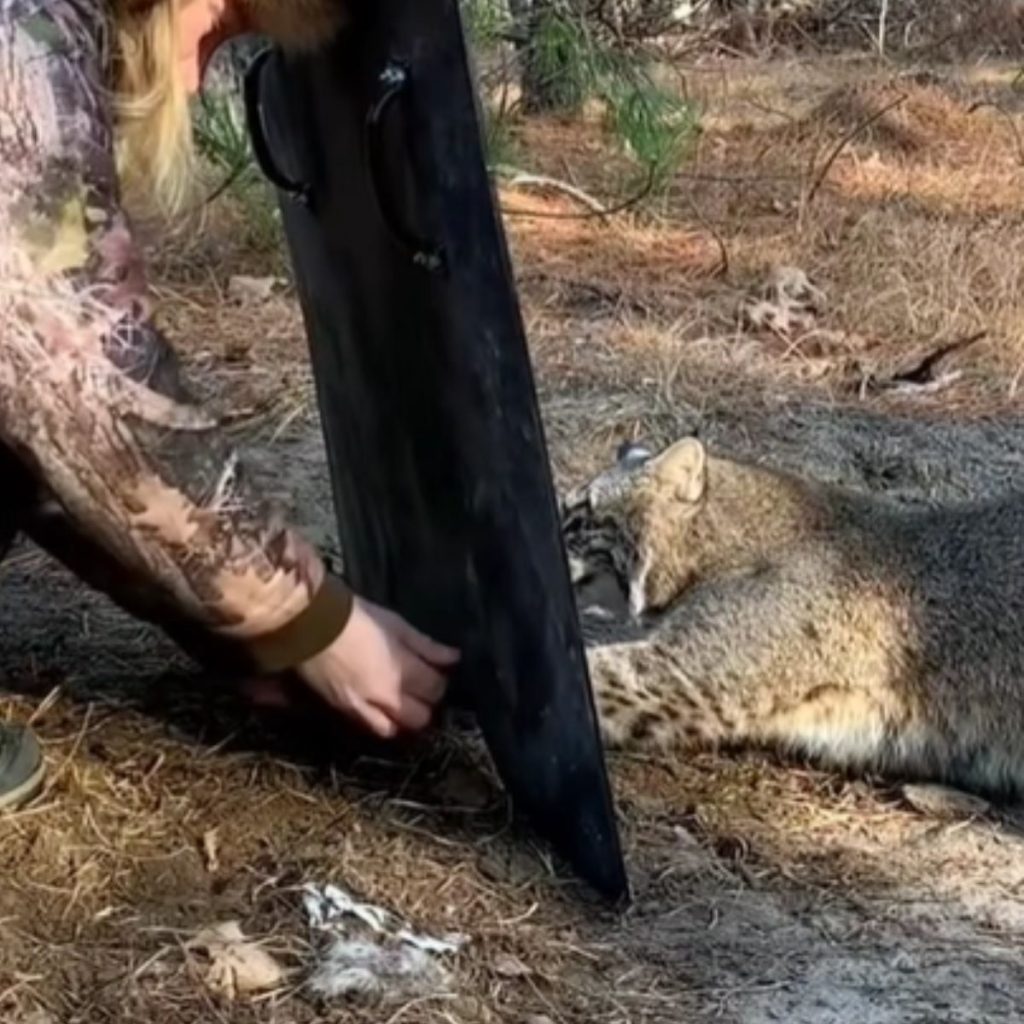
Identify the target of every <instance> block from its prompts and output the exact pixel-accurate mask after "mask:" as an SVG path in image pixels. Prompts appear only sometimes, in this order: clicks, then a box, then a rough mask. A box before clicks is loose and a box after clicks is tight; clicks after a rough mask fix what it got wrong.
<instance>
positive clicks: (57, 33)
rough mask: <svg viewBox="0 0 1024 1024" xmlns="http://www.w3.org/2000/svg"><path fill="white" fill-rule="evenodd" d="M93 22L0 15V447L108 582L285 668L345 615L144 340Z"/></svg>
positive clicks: (159, 348)
mask: <svg viewBox="0 0 1024 1024" xmlns="http://www.w3.org/2000/svg"><path fill="white" fill-rule="evenodd" d="M91 6H92V4H90V3H81V2H75V3H71V2H69V0H46V2H45V3H42V2H32V0H0V443H2V444H3V445H5V446H6V447H7V448H8V449H9V450H10V451H12V452H13V453H14V454H15V455H16V457H17V458H18V460H19V461H20V462H21V463H22V465H24V466H26V467H27V468H28V469H29V471H30V472H31V473H32V475H33V476H34V477H35V478H36V480H37V481H38V482H40V483H41V484H42V486H43V487H44V488H45V489H46V490H47V491H49V492H50V493H52V495H53V496H54V497H55V498H56V500H57V502H58V503H59V504H60V506H61V508H62V511H63V513H64V514H65V515H66V516H67V518H68V519H69V520H70V522H71V523H72V524H73V525H74V527H75V528H76V529H77V530H78V531H79V532H80V533H81V534H83V535H85V536H88V538H89V539H90V541H91V542H92V543H93V545H94V546H95V547H96V548H97V549H98V550H100V551H102V552H104V553H105V555H106V556H107V557H109V558H110V559H111V560H113V561H114V562H115V563H116V564H117V566H118V568H119V570H123V574H126V575H130V576H133V577H134V578H136V579H138V580H141V581H142V584H143V585H144V586H145V587H147V588H150V587H151V588H153V589H154V591H156V592H159V593H160V596H161V600H164V601H165V602H166V603H167V604H168V605H169V606H170V607H172V608H174V609H175V611H176V613H178V614H180V615H181V616H183V617H185V618H187V619H188V620H190V621H192V622H194V623H197V624H201V625H202V626H203V627H204V628H206V629H209V630H211V631H212V632H214V633H216V634H217V635H218V636H220V637H226V638H232V639H233V640H235V641H239V642H241V643H242V644H243V645H244V646H245V647H246V648H250V649H252V650H254V651H260V652H262V654H263V655H265V658H264V659H263V660H264V661H265V662H266V665H265V667H267V668H284V667H287V666H286V665H285V664H279V662H289V663H290V664H295V663H297V662H298V661H301V660H305V658H307V657H310V656H312V655H313V654H315V653H317V651H318V650H319V649H322V648H323V647H324V646H326V643H329V642H330V639H332V638H333V635H337V632H338V631H339V630H340V629H341V628H342V626H343V625H344V620H345V617H346V615H347V613H348V610H349V607H350V599H348V600H345V598H344V596H341V597H340V598H339V591H338V590H337V589H336V588H334V587H327V586H324V585H323V584H324V569H323V565H322V563H321V561H320V559H319V557H318V556H317V554H316V553H315V552H314V551H313V549H312V548H311V547H310V546H309V545H307V544H306V542H305V541H304V540H303V539H302V538H301V537H299V536H298V535H297V534H296V533H295V532H293V531H292V530H291V529H289V528H288V526H287V525H286V524H285V523H284V522H283V521H281V520H279V519H278V518H276V517H275V516H274V515H273V514H272V513H271V512H270V511H269V510H268V509H267V508H265V507H264V505H263V504H262V503H261V502H260V501H259V500H258V498H257V497H256V496H255V495H254V494H253V493H251V491H250V490H249V488H248V487H247V484H246V482H245V477H244V473H243V467H242V465H241V464H240V462H239V460H238V457H237V456H236V454H235V452H234V451H233V450H232V449H231V448H230V446H229V445H228V444H227V442H226V440H225V438H224V437H223V436H222V435H221V434H220V433H219V431H218V429H217V425H216V423H215V422H214V421H213V420H211V418H210V416H209V415H207V413H206V412H204V411H203V410H202V409H201V408H199V407H198V406H197V405H196V404H195V403H194V402H193V401H192V400H191V399H190V397H189V395H188V394H187V392H186V390H185V388H184V387H183V386H182V383H181V380H180V376H179V371H178V366H177V363H176V360H175V357H174V354H173V352H172V350H171V349H170V347H169V346H168V344H167V342H166V341H165V339H164V338H163V337H162V335H161V334H160V333H159V331H158V330H157V328H156V327H155V326H154V323H153V319H152V312H151V306H150V299H149V296H148V294H147V289H146V285H145V281H144V275H143V270H142V265H141V260H140V255H139V252H138V249H137V246H136V243H135V240H134V239H133V236H132V232H131V229H130V226H129V223H128V221H127V219H126V217H125V215H124V213H123V212H122V210H121V208H120V203H119V195H118V186H117V178H116V171H115V165H114V157H113V133H112V115H111V111H110V106H109V100H108V98H107V93H106V91H105V89H104V86H103V68H102V63H101V55H100V52H99V48H100V45H101V44H100V41H99V40H100V37H101V33H100V31H99V29H98V27H97V24H98V23H100V22H99V18H98V14H99V11H100V10H101V9H102V10H105V9H106V6H105V5H103V6H102V8H100V7H99V6H97V7H94V8H93V15H94V17H97V22H92V19H90V18H89V16H88V14H84V13H83V11H87V10H88V8H89V7H91ZM328 590H331V591H333V593H334V600H333V603H331V604H330V609H331V610H329V611H328V612H327V613H326V617H325V609H324V603H323V600H322V598H321V595H322V594H323V593H324V592H325V591H328ZM314 611H315V613H316V614H313V612H314ZM310 616H312V618H311V620H310V621H312V623H313V627H312V629H310V630H306V631H305V633H306V634H307V636H306V638H305V639H304V637H303V630H302V629H300V628H298V624H301V623H303V622H304V621H305V619H304V617H305V618H310Z"/></svg>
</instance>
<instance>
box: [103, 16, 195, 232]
mask: <svg viewBox="0 0 1024 1024" xmlns="http://www.w3.org/2000/svg"><path fill="white" fill-rule="evenodd" d="M190 2H192V0H156V2H155V3H152V4H149V5H146V6H143V5H142V4H140V3H138V2H137V0H136V2H135V3H134V4H133V3H132V0H114V65H113V78H114V81H113V86H114V94H115V99H116V111H115V112H116V118H117V156H118V171H119V174H120V178H121V187H122V191H123V194H124V197H125V200H126V202H127V203H128V205H129V206H131V207H132V208H133V209H134V210H135V211H137V212H140V213H142V214H144V215H147V216H157V217H160V218H161V219H167V220H171V219H174V218H175V217H177V216H178V215H180V214H181V213H182V212H183V211H184V210H185V209H186V208H187V207H188V206H189V205H190V204H189V199H190V198H191V196H192V186H193V184H194V182H195V170H196V157H195V149H194V145H193V139H192V121H191V117H190V107H189V96H188V92H187V90H186V88H185V82H184V80H183V76H182V73H181V66H180V42H179V17H178V15H179V12H180V10H181V8H182V7H183V6H184V5H185V4H187V3H190Z"/></svg>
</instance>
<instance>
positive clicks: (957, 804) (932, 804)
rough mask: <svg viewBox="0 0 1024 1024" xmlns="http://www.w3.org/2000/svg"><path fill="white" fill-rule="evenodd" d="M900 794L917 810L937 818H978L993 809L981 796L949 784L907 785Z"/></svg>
mask: <svg viewBox="0 0 1024 1024" xmlns="http://www.w3.org/2000/svg"><path fill="white" fill-rule="evenodd" d="M900 795H901V796H902V797H903V799H904V800H906V802H907V803H908V804H909V805H910V806H911V807H912V808H913V809H914V810H915V811H920V812H921V813H922V814H928V815H931V816H932V817H935V818H977V817H980V816H981V815H983V814H988V812H989V811H990V810H991V809H992V805H991V804H990V803H989V802H988V801H987V800H984V799H982V798H981V797H980V796H974V795H973V794H972V793H964V792H963V791H962V790H959V789H952V788H950V787H949V786H933V785H907V786H904V787H903V788H902V789H901V790H900Z"/></svg>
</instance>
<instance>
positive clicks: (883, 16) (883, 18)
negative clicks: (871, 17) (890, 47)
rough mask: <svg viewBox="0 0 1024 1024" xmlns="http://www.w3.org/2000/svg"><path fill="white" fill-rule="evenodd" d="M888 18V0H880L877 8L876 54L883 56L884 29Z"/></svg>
mask: <svg viewBox="0 0 1024 1024" xmlns="http://www.w3.org/2000/svg"><path fill="white" fill-rule="evenodd" d="M888 20H889V0H882V2H881V5H880V6H879V9H878V56H879V57H884V56H885V30H886V22H887V21H888Z"/></svg>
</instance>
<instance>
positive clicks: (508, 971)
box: [494, 953, 533, 978]
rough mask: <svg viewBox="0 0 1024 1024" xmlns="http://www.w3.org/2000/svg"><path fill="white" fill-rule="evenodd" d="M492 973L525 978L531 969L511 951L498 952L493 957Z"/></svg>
mask: <svg viewBox="0 0 1024 1024" xmlns="http://www.w3.org/2000/svg"><path fill="white" fill-rule="evenodd" d="M494 973H495V974H500V975H501V976H502V977H503V978H525V977H527V976H528V975H530V974H533V971H531V970H530V968H529V967H527V966H526V964H524V963H523V961H522V960H520V959H519V957H517V956H513V955H512V954H511V953H499V954H498V955H497V956H496V957H495V958H494Z"/></svg>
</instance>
